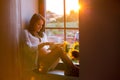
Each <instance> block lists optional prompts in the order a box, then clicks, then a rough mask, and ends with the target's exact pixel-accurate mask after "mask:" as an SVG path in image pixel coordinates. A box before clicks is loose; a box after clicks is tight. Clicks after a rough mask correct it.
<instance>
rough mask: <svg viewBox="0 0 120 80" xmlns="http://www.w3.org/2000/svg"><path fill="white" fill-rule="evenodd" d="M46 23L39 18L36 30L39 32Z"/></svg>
mask: <svg viewBox="0 0 120 80" xmlns="http://www.w3.org/2000/svg"><path fill="white" fill-rule="evenodd" d="M43 24H44V22H43V20H41V19H40V20H38V21H37V22H36V23H35V25H34V31H35V32H39V31H40V30H41V29H42V25H43Z"/></svg>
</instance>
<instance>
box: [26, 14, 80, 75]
mask: <svg viewBox="0 0 120 80" xmlns="http://www.w3.org/2000/svg"><path fill="white" fill-rule="evenodd" d="M44 24H45V19H44V18H43V17H42V16H41V15H40V14H34V15H33V16H32V18H31V20H30V23H29V26H28V28H27V29H26V30H25V31H24V32H25V45H26V46H27V47H28V50H29V51H28V52H34V53H35V54H36V55H37V56H36V62H35V63H36V66H37V67H36V69H35V71H36V70H37V71H38V72H41V73H46V72H48V71H49V70H51V69H53V68H54V67H55V66H56V64H57V63H58V61H59V58H61V59H62V61H63V62H64V64H65V66H66V75H73V76H76V75H75V74H71V73H74V71H77V72H78V71H79V68H77V67H76V66H74V65H73V63H72V61H71V60H70V59H69V58H68V57H67V55H66V54H64V51H63V49H62V47H61V45H58V44H54V43H53V42H48V41H47V36H46V34H45V33H44V31H43V28H44V27H43V25H44ZM77 75H78V74H77Z"/></svg>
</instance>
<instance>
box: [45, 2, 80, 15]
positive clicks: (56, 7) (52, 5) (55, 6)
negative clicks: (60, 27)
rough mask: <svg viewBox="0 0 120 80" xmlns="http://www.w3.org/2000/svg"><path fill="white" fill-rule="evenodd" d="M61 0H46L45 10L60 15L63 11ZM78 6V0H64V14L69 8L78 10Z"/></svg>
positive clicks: (68, 11) (67, 12)
mask: <svg viewBox="0 0 120 80" xmlns="http://www.w3.org/2000/svg"><path fill="white" fill-rule="evenodd" d="M63 6H64V5H63V0H52V1H51V0H46V10H47V11H52V12H54V13H56V14H59V15H62V14H63V13H64V11H63V10H64V8H63ZM79 9H80V6H79V4H78V0H66V14H69V13H70V11H71V10H74V11H75V12H78V11H79Z"/></svg>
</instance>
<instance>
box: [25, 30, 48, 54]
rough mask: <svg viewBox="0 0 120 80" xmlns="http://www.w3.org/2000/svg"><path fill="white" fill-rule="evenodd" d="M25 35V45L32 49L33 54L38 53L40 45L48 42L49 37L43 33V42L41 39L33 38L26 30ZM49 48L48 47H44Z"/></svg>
mask: <svg viewBox="0 0 120 80" xmlns="http://www.w3.org/2000/svg"><path fill="white" fill-rule="evenodd" d="M24 34H25V45H27V47H28V48H29V49H30V51H31V52H34V51H35V52H36V51H37V50H38V45H39V44H40V43H43V42H48V40H47V35H46V34H45V33H43V38H41V42H40V40H39V38H37V37H35V36H33V35H32V34H31V33H30V32H29V31H28V30H24ZM44 47H45V48H47V46H44Z"/></svg>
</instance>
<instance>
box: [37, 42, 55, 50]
mask: <svg viewBox="0 0 120 80" xmlns="http://www.w3.org/2000/svg"><path fill="white" fill-rule="evenodd" d="M53 44H54V43H53V42H45V43H41V44H39V45H38V48H39V49H40V48H42V47H44V46H45V45H49V46H51V45H53Z"/></svg>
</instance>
